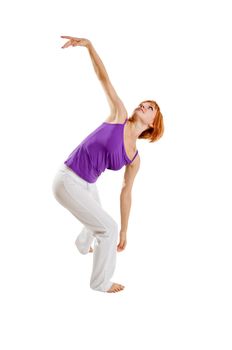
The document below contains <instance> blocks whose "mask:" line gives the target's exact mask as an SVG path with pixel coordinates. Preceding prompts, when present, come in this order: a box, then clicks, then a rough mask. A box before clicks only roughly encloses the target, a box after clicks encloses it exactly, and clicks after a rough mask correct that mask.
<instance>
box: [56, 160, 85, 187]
mask: <svg viewBox="0 0 232 350" xmlns="http://www.w3.org/2000/svg"><path fill="white" fill-rule="evenodd" d="M59 171H61V172H62V173H66V174H69V175H70V176H71V177H72V178H73V179H74V180H76V181H79V182H83V183H85V184H88V182H87V181H85V180H84V179H83V178H82V177H80V176H79V175H77V174H76V173H74V171H73V170H72V169H70V168H69V167H68V166H67V165H66V164H64V163H62V164H61V165H60V167H59Z"/></svg>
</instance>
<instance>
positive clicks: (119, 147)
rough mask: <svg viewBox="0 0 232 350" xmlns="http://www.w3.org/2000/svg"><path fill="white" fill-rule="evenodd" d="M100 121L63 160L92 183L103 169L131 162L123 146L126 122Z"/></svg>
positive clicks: (117, 168) (111, 168)
mask: <svg viewBox="0 0 232 350" xmlns="http://www.w3.org/2000/svg"><path fill="white" fill-rule="evenodd" d="M127 120H128V118H126V120H125V122H124V123H123V124H119V123H117V124H110V123H107V122H104V123H102V124H101V125H100V126H99V127H98V128H97V129H95V130H94V131H93V132H91V134H89V135H88V136H87V137H86V138H85V139H84V140H83V141H82V142H81V143H80V144H79V145H78V146H77V147H76V148H75V149H74V150H73V151H72V153H71V154H70V155H69V156H68V158H67V159H66V160H65V161H64V164H66V165H67V166H68V167H69V168H71V169H72V170H73V171H74V172H75V173H76V174H77V175H78V176H80V177H81V178H83V179H84V180H86V181H87V182H90V183H93V182H96V181H97V178H98V177H99V176H100V175H101V173H102V172H103V171H105V169H106V168H107V169H110V170H119V169H121V168H122V167H123V166H124V165H127V164H129V163H131V162H132V161H133V160H134V159H135V157H136V156H137V154H138V150H136V152H135V155H134V157H133V158H132V159H130V158H129V157H128V156H127V154H126V150H125V147H124V139H123V135H124V126H125V124H126V121H127Z"/></svg>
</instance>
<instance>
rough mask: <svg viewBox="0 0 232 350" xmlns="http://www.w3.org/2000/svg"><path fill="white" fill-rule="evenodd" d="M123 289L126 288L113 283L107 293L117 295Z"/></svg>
mask: <svg viewBox="0 0 232 350" xmlns="http://www.w3.org/2000/svg"><path fill="white" fill-rule="evenodd" d="M123 289H124V286H123V285H122V284H118V283H113V285H112V287H111V288H110V289H109V290H107V293H116V292H120V291H121V290H123Z"/></svg>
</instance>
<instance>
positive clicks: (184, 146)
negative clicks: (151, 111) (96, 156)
mask: <svg viewBox="0 0 232 350" xmlns="http://www.w3.org/2000/svg"><path fill="white" fill-rule="evenodd" d="M229 4H230V2H229V1H223V0H220V1H202V0H201V1H196V0H195V1H180V0H179V1H165V0H162V1H161V0H160V1H148V0H144V1H140V2H138V1H133V2H132V1H131V2H129V1H125V0H124V1H119V0H118V1H117V2H116V1H115V2H112V1H106V0H98V1H88V0H85V1H68V0H66V1H37V2H35V1H23V0H22V1H18V2H16V1H7V2H6V1H5V2H2V3H1V8H0V13H1V15H0V26H1V34H0V36H1V66H0V70H1V71H0V74H1V106H0V108H1V134H0V136H1V137H0V142H1V145H0V146H1V202H2V205H1V208H2V209H1V240H0V266H1V276H0V278H1V289H0V293H1V298H0V302H1V305H0V309H1V312H0V315H1V316H0V317H1V322H2V324H1V333H2V334H1V340H0V342H1V344H0V345H1V348H2V349H4V350H9V349H21V348H22V349H24V350H27V349H30V350H31V349H33V350H37V349H38V350H41V349H43V350H46V349H49V350H51V349H56V350H59V349H62V350H63V349H69V350H73V349H82V350H86V349H91V348H93V349H96V350H98V349H101V350H102V349H113V350H115V349H119V348H120V349H128V348H134V347H135V346H137V347H138V348H143V349H146V350H150V349H152V350H153V349H157V350H166V349H167V350H172V349H178V350H182V349H183V350H186V349H188V350H192V349H194V350H195V349H198V350H200V349H202V350H205V349H223V350H227V349H228V350H229V349H231V347H232V339H231V326H232V320H231V312H232V303H231V295H232V290H231V289H232V288H231V266H232V265H231V263H232V261H231V260H232V258H231V248H232V247H231V232H232V230H231V228H232V227H231V226H232V225H231V195H232V191H231V175H232V174H231V146H232V145H231V143H232V142H231V127H230V126H231V118H232V113H231V112H232V108H231V102H232V101H231V90H232V89H231V81H232V74H231V73H232V72H231V62H232V57H231V56H232V55H231V35H230V33H231V30H232V28H231V12H230V11H229ZM61 35H70V36H76V37H84V38H88V39H90V40H91V42H92V43H93V45H94V47H95V49H96V51H97V52H98V54H99V56H100V57H101V59H102V61H103V63H104V65H105V67H106V69H107V72H108V74H109V77H110V79H111V82H112V84H113V85H114V87H115V89H116V91H117V93H118V95H119V96H120V98H121V99H122V100H123V101H124V104H125V105H126V107H127V110H128V114H129V115H130V114H131V113H132V111H133V109H134V108H135V107H136V106H137V105H138V103H140V102H141V101H143V100H144V99H154V100H156V101H157V103H158V104H159V105H160V108H161V112H162V113H163V116H164V124H165V133H164V135H163V137H162V139H160V140H159V141H158V142H155V143H152V144H149V143H148V142H147V141H145V140H138V142H137V146H138V150H139V153H140V157H141V168H140V171H139V173H138V175H137V177H136V180H135V183H134V187H133V194H132V207H131V213H130V218H129V228H128V244H127V247H126V249H125V251H123V252H121V253H118V254H117V267H116V271H115V274H114V278H113V280H114V281H115V282H119V283H122V284H124V285H125V289H124V291H122V292H120V293H112V294H109V293H101V292H94V291H93V290H91V289H90V288H89V278H90V273H91V268H92V254H88V255H85V256H83V255H80V254H79V252H78V251H77V249H76V247H75V244H74V241H75V239H76V236H77V235H78V233H79V231H80V230H81V228H82V224H81V223H80V222H79V221H78V220H76V219H75V217H73V216H72V214H70V213H69V212H68V211H67V210H66V209H64V208H63V207H62V206H61V205H60V204H59V203H58V202H57V201H56V200H55V198H54V197H53V193H52V188H51V185H52V181H53V178H54V176H55V173H56V171H57V169H58V167H59V166H60V164H62V163H63V161H64V160H65V159H66V158H67V156H68V155H69V154H70V153H71V152H72V150H73V149H74V148H75V147H76V146H77V145H78V144H79V143H80V142H81V140H82V139H83V138H84V137H86V136H87V135H88V133H90V132H91V131H92V130H94V129H95V128H97V127H98V126H99V125H100V123H102V122H103V121H105V119H106V118H107V117H108V113H109V106H108V102H107V99H106V96H105V94H104V91H103V89H102V86H101V84H100V82H99V81H98V78H97V76H96V74H95V72H94V69H93V66H92V63H91V60H90V56H89V54H88V51H87V49H86V48H84V47H69V48H67V49H61V46H62V45H63V44H64V43H65V42H66V40H65V39H61V38H60V36H61ZM123 173H124V168H123V169H121V170H120V171H117V172H114V171H109V170H108V171H107V170H106V171H105V172H104V173H103V174H102V176H101V177H100V178H99V180H98V182H97V184H98V189H99V192H100V196H101V200H102V202H103V203H104V208H105V209H106V210H107V211H108V212H109V213H110V215H112V216H113V217H114V218H115V219H116V220H117V221H118V222H119V220H120V204H119V195H120V189H121V184H122V179H123Z"/></svg>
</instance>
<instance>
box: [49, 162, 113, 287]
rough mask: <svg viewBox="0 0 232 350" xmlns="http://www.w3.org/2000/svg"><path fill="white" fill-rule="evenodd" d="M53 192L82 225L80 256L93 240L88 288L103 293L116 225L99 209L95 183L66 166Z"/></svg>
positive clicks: (78, 243)
mask: <svg viewBox="0 0 232 350" xmlns="http://www.w3.org/2000/svg"><path fill="white" fill-rule="evenodd" d="M52 190H53V194H54V196H55V198H56V200H57V201H58V202H59V203H60V204H61V205H62V206H63V207H65V208H66V209H67V210H69V212H71V213H72V214H73V215H74V216H75V217H76V218H77V219H78V220H79V221H80V222H81V223H83V225H84V226H83V229H82V231H81V232H80V234H79V235H78V237H77V239H76V241H75V244H76V246H77V248H78V250H79V252H80V253H82V254H87V253H88V251H89V248H90V246H91V243H92V242H93V240H95V242H94V249H93V267H92V274H91V278H90V287H91V288H92V289H94V290H97V291H101V292H106V291H107V290H109V289H110V287H111V286H112V284H113V282H112V281H111V278H112V276H113V273H114V270H115V266H116V255H117V239H118V224H117V222H116V221H115V220H114V219H113V218H112V217H111V216H110V215H109V214H108V213H107V212H106V211H105V210H104V209H103V208H102V206H101V202H100V197H99V194H98V189H97V185H96V183H89V182H87V181H85V180H84V179H82V178H81V177H79V176H78V175H77V174H76V173H74V172H73V171H72V170H71V169H70V168H69V167H67V166H66V165H65V164H62V165H61V166H60V167H59V169H58V171H57V173H56V175H55V178H54V180H53V184H52Z"/></svg>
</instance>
